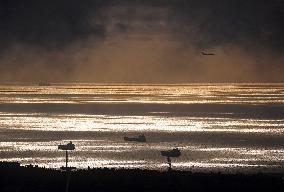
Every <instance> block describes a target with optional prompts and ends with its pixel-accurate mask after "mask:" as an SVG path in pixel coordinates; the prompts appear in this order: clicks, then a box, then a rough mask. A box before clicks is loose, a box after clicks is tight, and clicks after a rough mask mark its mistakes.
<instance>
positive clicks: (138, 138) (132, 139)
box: [123, 134, 146, 142]
mask: <svg viewBox="0 0 284 192" xmlns="http://www.w3.org/2000/svg"><path fill="white" fill-rule="evenodd" d="M123 139H124V141H137V142H146V137H145V135H144V134H141V135H138V137H124V138H123Z"/></svg>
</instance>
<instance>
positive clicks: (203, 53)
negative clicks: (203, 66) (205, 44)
mask: <svg viewBox="0 0 284 192" xmlns="http://www.w3.org/2000/svg"><path fill="white" fill-rule="evenodd" d="M201 54H202V55H215V54H214V53H205V52H203V51H202V52H201Z"/></svg>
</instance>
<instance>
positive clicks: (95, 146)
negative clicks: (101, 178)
mask: <svg viewBox="0 0 284 192" xmlns="http://www.w3.org/2000/svg"><path fill="white" fill-rule="evenodd" d="M40 103H45V104H47V105H44V106H41V105H40V106H39V105H37V104H40ZM53 103H59V104H66V105H62V106H61V105H60V106H53V105H48V104H53ZM74 103H76V104H84V106H85V105H87V109H88V110H90V109H92V110H90V111H88V112H85V111H84V110H85V108H83V109H81V108H79V109H80V110H83V111H76V110H77V108H70V109H69V108H68V107H69V104H70V105H71V104H74ZM88 103H104V104H106V105H107V106H108V105H111V104H113V103H116V104H121V106H122V107H121V109H122V110H124V112H125V110H126V109H127V110H128V107H129V106H126V105H124V104H125V103H140V104H142V105H141V106H140V105H139V107H140V108H139V110H142V111H137V110H138V109H136V108H134V109H131V110H133V111H126V113H125V114H122V112H120V111H119V110H118V111H115V112H113V113H109V111H108V110H110V109H113V108H110V109H109V108H108V109H105V108H102V109H101V110H100V111H93V108H96V107H101V106H96V105H94V106H92V105H90V106H89V105H88ZM157 103H158V104H162V106H160V105H159V106H155V107H156V108H155V110H152V108H151V107H152V105H151V104H157ZM216 103H217V104H222V106H221V107H220V106H219V105H218V106H217V108H216V109H215V108H214V110H215V111H212V108H211V107H212V106H210V104H216ZM231 103H234V104H240V105H241V107H242V108H240V107H239V105H236V106H235V105H234V106H231V105H230V106H229V105H228V104H231ZM12 104H17V105H12ZM24 104H30V105H24ZM144 104H145V106H146V107H145V106H144ZM146 104H150V105H146ZM171 104H182V106H183V105H185V104H206V105H202V106H201V107H200V106H199V105H198V106H197V107H200V108H198V109H197V111H193V112H192V111H190V113H189V112H188V110H191V107H192V106H189V107H188V108H186V109H184V110H186V111H178V110H179V106H175V108H173V110H172V108H169V106H170V105H171ZM207 104H208V105H207ZM223 104H224V105H223ZM243 104H251V105H249V106H247V105H243ZM72 106H73V105H72ZM76 106H77V105H76ZM163 106H166V107H168V108H167V111H163V110H160V108H161V107H163ZM182 106H181V107H182ZM251 106H252V108H246V107H251ZM255 106H256V107H257V106H260V107H262V108H256V109H257V110H256V111H253V110H254V109H255V108H253V107H255ZM271 106H272V107H276V108H275V109H277V110H278V111H274V108H272V109H271V108H270V107H271ZM283 106H284V85H283V84H216V85H214V84H201V85H200V84H192V85H174V86H163V85H155V86H150V85H142V86H135V85H127V86H126V85H108V86H106V85H92V84H81V85H56V86H47V87H40V86H32V85H29V86H23V85H21V86H16V85H13V86H11V85H9V86H8V85H2V86H0V132H1V134H0V161H20V162H21V163H23V164H30V163H31V164H38V165H40V166H45V167H54V168H59V167H60V166H62V165H63V164H64V152H62V151H58V149H57V145H59V144H62V143H67V142H69V141H70V140H72V141H73V143H75V144H76V150H75V151H72V152H71V153H70V165H71V166H76V167H78V168H87V167H88V166H90V167H115V168H122V167H124V168H142V169H158V170H164V169H166V168H167V163H166V160H165V158H163V157H162V156H161V155H160V151H161V150H167V149H171V148H173V147H179V148H180V149H181V151H182V155H181V157H180V158H177V159H173V168H175V169H186V170H189V169H190V170H192V169H193V170H200V169H202V170H217V171H220V170H221V171H222V170H224V171H228V170H241V171H244V170H249V169H251V170H253V169H255V170H257V171H274V172H275V171H279V172H281V171H282V172H283V167H284V160H283V159H284V143H283V139H284V118H283V116H282V115H281V114H283ZM29 107H30V108H29ZM54 107H58V109H59V110H61V109H62V108H64V107H67V108H68V110H75V111H67V112H64V111H63V112H62V111H53V109H54ZM123 107H124V108H126V109H124V108H123ZM147 107H148V108H149V109H150V110H148V108H147ZM193 107H196V106H193ZM215 107H216V106H215ZM234 107H239V108H240V109H238V110H241V111H236V109H235V108H234ZM264 107H266V108H264ZM207 108H208V109H207ZM231 108H232V109H231ZM156 109H157V110H156ZM17 110H19V111H17ZM25 110H26V111H25ZM94 110H95V109H94ZM159 110H160V111H159ZM271 111H272V112H274V113H273V114H271ZM278 112H279V113H278ZM132 113H133V114H132ZM254 113H256V114H254ZM139 133H144V134H145V135H146V138H147V142H146V143H132V142H124V141H123V137H124V136H128V135H137V134H139Z"/></svg>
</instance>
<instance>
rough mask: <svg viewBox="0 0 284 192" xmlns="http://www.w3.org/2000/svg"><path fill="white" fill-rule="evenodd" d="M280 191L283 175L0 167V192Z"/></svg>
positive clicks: (11, 163) (4, 163)
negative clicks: (67, 183)
mask: <svg viewBox="0 0 284 192" xmlns="http://www.w3.org/2000/svg"><path fill="white" fill-rule="evenodd" d="M67 179H69V180H70V183H69V191H70V192H71V191H138V192H139V191H209V190H213V191H215V190H218V191H256V190H265V191H283V189H284V173H254V174H241V173H234V174H232V173H230V174H228V173H213V172H209V173H202V172H194V173H193V172H190V171H176V170H171V171H168V172H166V171H164V172H163V171H155V170H141V169H108V168H89V169H78V170H75V171H72V172H68V171H67V172H66V171H62V170H56V169H51V168H42V167H37V166H21V165H20V163H17V162H1V163H0V181H1V182H0V191H54V192H56V191H65V188H66V181H67Z"/></svg>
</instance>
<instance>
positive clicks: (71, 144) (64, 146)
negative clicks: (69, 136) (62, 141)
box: [58, 141, 75, 150]
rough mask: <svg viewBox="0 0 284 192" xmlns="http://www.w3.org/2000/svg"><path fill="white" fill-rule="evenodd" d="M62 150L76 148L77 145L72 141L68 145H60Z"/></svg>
mask: <svg viewBox="0 0 284 192" xmlns="http://www.w3.org/2000/svg"><path fill="white" fill-rule="evenodd" d="M58 149H60V150H75V145H74V144H73V143H72V142H71V141H70V142H69V143H67V144H66V145H58Z"/></svg>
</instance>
